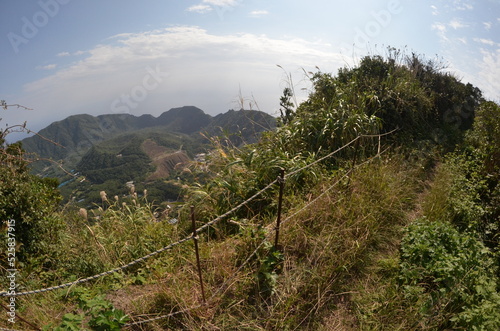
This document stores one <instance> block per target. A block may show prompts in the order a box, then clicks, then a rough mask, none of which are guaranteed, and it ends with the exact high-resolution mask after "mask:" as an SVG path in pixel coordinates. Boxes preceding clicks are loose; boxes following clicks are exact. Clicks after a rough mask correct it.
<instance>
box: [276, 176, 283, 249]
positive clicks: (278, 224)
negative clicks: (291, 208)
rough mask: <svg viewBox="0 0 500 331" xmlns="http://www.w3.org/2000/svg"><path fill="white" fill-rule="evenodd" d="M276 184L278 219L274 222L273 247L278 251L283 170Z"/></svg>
mask: <svg viewBox="0 0 500 331" xmlns="http://www.w3.org/2000/svg"><path fill="white" fill-rule="evenodd" d="M278 183H279V184H280V192H279V196H278V218H277V220H276V238H275V239H274V247H275V248H276V249H278V241H279V236H280V223H281V206H282V205H283V188H284V187H285V169H281V170H280V176H279V177H278Z"/></svg>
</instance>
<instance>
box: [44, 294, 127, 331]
mask: <svg viewBox="0 0 500 331" xmlns="http://www.w3.org/2000/svg"><path fill="white" fill-rule="evenodd" d="M72 296H73V297H75V298H76V301H77V303H78V307H79V308H80V309H82V310H83V313H77V314H74V313H67V314H65V315H64V316H63V320H62V322H61V324H60V325H59V326H56V327H55V328H52V330H54V331H72V330H74V331H80V330H87V329H84V328H83V322H84V321H87V325H88V327H89V328H90V330H96V331H108V330H121V327H122V326H123V325H125V323H127V322H128V321H129V320H130V318H129V317H128V316H127V315H126V314H125V313H124V312H123V311H122V310H119V309H116V308H115V307H113V305H112V304H111V303H110V302H109V301H107V300H106V299H105V298H104V296H103V295H97V296H94V295H92V294H91V293H90V292H89V291H87V290H84V289H76V290H74V291H73V293H72ZM49 328H51V326H50V325H49V326H47V327H46V328H44V330H49Z"/></svg>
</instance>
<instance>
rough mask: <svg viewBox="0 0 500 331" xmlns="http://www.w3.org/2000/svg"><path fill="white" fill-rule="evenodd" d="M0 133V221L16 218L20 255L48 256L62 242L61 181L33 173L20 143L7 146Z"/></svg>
mask: <svg viewBox="0 0 500 331" xmlns="http://www.w3.org/2000/svg"><path fill="white" fill-rule="evenodd" d="M1 137H2V135H1V134H0V220H2V221H3V220H10V219H12V220H14V221H15V231H16V241H17V243H18V244H19V247H18V250H17V254H16V255H17V257H18V258H19V259H20V260H21V261H26V260H27V259H28V257H29V256H38V258H39V259H43V258H45V257H46V256H45V255H46V254H49V255H50V254H51V252H52V253H53V250H52V249H51V247H50V245H54V244H56V245H57V243H58V242H59V239H60V238H59V236H60V230H61V229H62V227H63V226H64V225H63V223H62V220H61V219H58V218H54V217H53V214H54V213H55V212H56V211H57V210H58V207H59V201H60V200H61V197H60V194H59V192H58V191H57V185H58V183H57V181H56V180H53V179H49V178H39V177H36V176H34V175H31V174H30V173H29V169H28V161H27V160H26V159H25V156H24V151H23V150H22V147H21V145H20V144H18V143H16V144H11V145H7V144H6V143H5V141H4V140H3V138H1Z"/></svg>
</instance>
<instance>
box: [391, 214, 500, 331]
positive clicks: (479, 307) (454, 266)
mask: <svg viewBox="0 0 500 331" xmlns="http://www.w3.org/2000/svg"><path fill="white" fill-rule="evenodd" d="M400 266H401V271H400V276H399V279H400V281H401V284H402V288H403V289H404V293H405V296H406V298H407V299H408V300H410V302H411V304H413V305H416V306H417V307H418V308H419V311H420V314H421V316H422V318H424V319H425V320H424V321H423V322H422V324H423V325H424V326H425V327H426V328H437V329H445V328H453V329H455V328H464V329H467V330H494V329H498V328H499V327H500V295H499V293H498V292H497V285H498V284H497V279H496V270H497V269H496V266H495V265H494V262H493V259H492V258H491V255H490V253H489V251H488V250H487V249H486V248H485V247H484V246H483V245H482V243H481V242H480V241H478V240H477V239H476V238H474V237H473V236H471V235H468V234H460V233H459V232H458V231H457V230H456V229H454V228H453V227H452V226H451V225H450V224H447V223H443V222H432V221H427V220H420V221H418V222H415V223H414V224H412V225H410V226H409V227H408V229H407V233H406V236H405V237H404V239H403V241H402V244H401V264H400Z"/></svg>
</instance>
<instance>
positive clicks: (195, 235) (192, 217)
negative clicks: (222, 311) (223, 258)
mask: <svg viewBox="0 0 500 331" xmlns="http://www.w3.org/2000/svg"><path fill="white" fill-rule="evenodd" d="M191 222H192V223H193V240H194V250H195V253H196V264H197V265H198V277H199V278H200V287H201V296H202V298H203V303H206V300H205V289H204V287H203V277H202V275H201V263H200V253H199V251H198V236H197V234H196V222H195V219H194V206H191Z"/></svg>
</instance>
